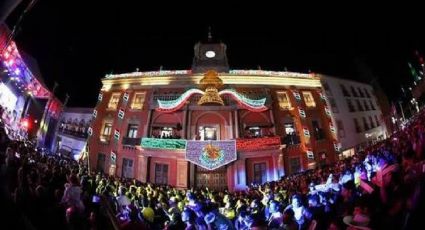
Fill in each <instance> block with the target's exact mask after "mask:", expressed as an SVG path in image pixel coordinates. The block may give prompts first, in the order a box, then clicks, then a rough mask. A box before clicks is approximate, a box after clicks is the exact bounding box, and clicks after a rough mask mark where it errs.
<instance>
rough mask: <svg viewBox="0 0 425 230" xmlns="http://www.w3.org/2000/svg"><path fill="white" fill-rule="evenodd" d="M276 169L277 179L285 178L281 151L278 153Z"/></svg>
mask: <svg viewBox="0 0 425 230" xmlns="http://www.w3.org/2000/svg"><path fill="white" fill-rule="evenodd" d="M277 167H278V170H279V173H278V176H279V178H280V177H283V176H285V166H284V160H283V153H282V150H281V152H280V153H279V156H278V158H277Z"/></svg>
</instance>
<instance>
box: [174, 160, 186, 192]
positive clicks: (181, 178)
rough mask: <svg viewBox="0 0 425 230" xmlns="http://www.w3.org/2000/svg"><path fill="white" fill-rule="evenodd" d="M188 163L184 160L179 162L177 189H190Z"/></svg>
mask: <svg viewBox="0 0 425 230" xmlns="http://www.w3.org/2000/svg"><path fill="white" fill-rule="evenodd" d="M187 170H188V161H186V160H184V159H178V160H177V183H176V187H178V188H187V187H188V175H187Z"/></svg>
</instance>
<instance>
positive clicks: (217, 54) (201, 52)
mask: <svg viewBox="0 0 425 230" xmlns="http://www.w3.org/2000/svg"><path fill="white" fill-rule="evenodd" d="M226 49H227V47H226V45H225V44H224V43H222V42H214V41H213V39H212V36H211V31H210V32H209V33H208V41H207V42H198V43H196V44H195V47H194V50H195V54H194V57H193V63H192V72H193V73H204V72H206V71H208V70H215V71H217V72H218V73H225V72H229V63H228V62H227V55H226Z"/></svg>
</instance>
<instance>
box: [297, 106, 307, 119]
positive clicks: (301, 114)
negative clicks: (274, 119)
mask: <svg viewBox="0 0 425 230" xmlns="http://www.w3.org/2000/svg"><path fill="white" fill-rule="evenodd" d="M298 112H299V113H300V116H301V117H302V118H306V114H305V111H304V109H301V108H298Z"/></svg>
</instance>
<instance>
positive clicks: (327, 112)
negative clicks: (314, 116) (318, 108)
mask: <svg viewBox="0 0 425 230" xmlns="http://www.w3.org/2000/svg"><path fill="white" fill-rule="evenodd" d="M325 113H326V115H327V116H328V117H331V111H330V110H329V108H328V107H327V106H325Z"/></svg>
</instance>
